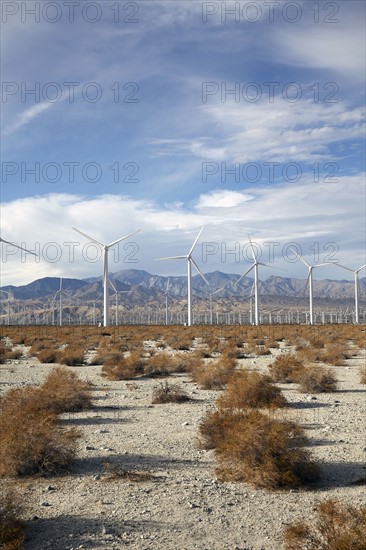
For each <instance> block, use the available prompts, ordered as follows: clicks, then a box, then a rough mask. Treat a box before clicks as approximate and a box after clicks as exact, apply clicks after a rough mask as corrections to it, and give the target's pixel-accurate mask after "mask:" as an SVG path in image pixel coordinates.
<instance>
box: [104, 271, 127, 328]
mask: <svg viewBox="0 0 366 550" xmlns="http://www.w3.org/2000/svg"><path fill="white" fill-rule="evenodd" d="M109 284H110V285H111V287H112V288H113V290H114V296H115V299H116V318H115V324H116V326H117V325H119V321H118V294H127V293H128V292H131V290H117V288H116V287H115V285H114V284H113V283H112V281H111V280H110V279H109Z"/></svg>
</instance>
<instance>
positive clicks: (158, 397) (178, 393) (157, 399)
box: [152, 382, 190, 405]
mask: <svg viewBox="0 0 366 550" xmlns="http://www.w3.org/2000/svg"><path fill="white" fill-rule="evenodd" d="M189 400H190V398H189V396H188V395H187V393H186V392H185V391H184V390H183V389H182V387H181V386H179V385H178V384H168V382H163V383H162V384H159V386H158V387H157V388H155V389H154V391H153V396H152V403H153V404H154V405H155V404H158V403H185V402H186V401H189Z"/></svg>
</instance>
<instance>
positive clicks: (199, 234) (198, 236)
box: [188, 225, 204, 256]
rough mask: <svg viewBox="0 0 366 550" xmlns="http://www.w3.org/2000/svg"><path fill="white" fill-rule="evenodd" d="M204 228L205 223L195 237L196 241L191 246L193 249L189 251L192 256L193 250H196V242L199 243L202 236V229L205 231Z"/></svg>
mask: <svg viewBox="0 0 366 550" xmlns="http://www.w3.org/2000/svg"><path fill="white" fill-rule="evenodd" d="M203 228H204V225H203V226H202V227H201V229H200V231H199V233H198V235H197V237H196V238H195V240H194V243H193V244H192V246H191V250H190V251H189V252H188V256H190V255H191V254H192V252H193V250H194V247H195V246H196V244H197V242H198V239H199V238H200V236H201V233H202V231H203Z"/></svg>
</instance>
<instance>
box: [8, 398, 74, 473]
mask: <svg viewBox="0 0 366 550" xmlns="http://www.w3.org/2000/svg"><path fill="white" fill-rule="evenodd" d="M40 397H41V395H40V391H39V389H38V388H20V389H13V390H10V391H9V392H7V393H6V394H5V396H4V397H3V399H2V401H1V414H0V440H1V447H0V475H1V476H9V475H10V476H24V475H32V474H51V473H57V472H59V471H60V470H62V469H65V468H67V466H68V465H69V463H70V461H71V460H72V459H73V458H74V456H75V452H76V439H77V438H78V437H79V432H78V431H77V430H74V429H71V430H61V429H60V427H59V426H58V423H57V416H56V415H55V414H54V413H52V412H51V411H50V410H48V409H43V408H42V402H41V399H40Z"/></svg>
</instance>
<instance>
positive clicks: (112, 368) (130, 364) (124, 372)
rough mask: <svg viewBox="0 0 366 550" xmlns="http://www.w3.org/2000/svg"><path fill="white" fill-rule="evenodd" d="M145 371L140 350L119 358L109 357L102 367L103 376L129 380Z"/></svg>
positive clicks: (110, 378) (109, 378) (111, 378)
mask: <svg viewBox="0 0 366 550" xmlns="http://www.w3.org/2000/svg"><path fill="white" fill-rule="evenodd" d="M143 372H144V360H143V358H142V357H141V355H140V351H139V350H136V351H134V352H132V353H130V355H128V356H127V357H120V358H119V359H118V360H116V361H115V360H113V359H108V361H106V362H105V363H104V365H103V367H102V372H101V374H102V376H105V377H106V378H108V380H128V379H130V378H135V377H136V376H140V375H141V374H143Z"/></svg>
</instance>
